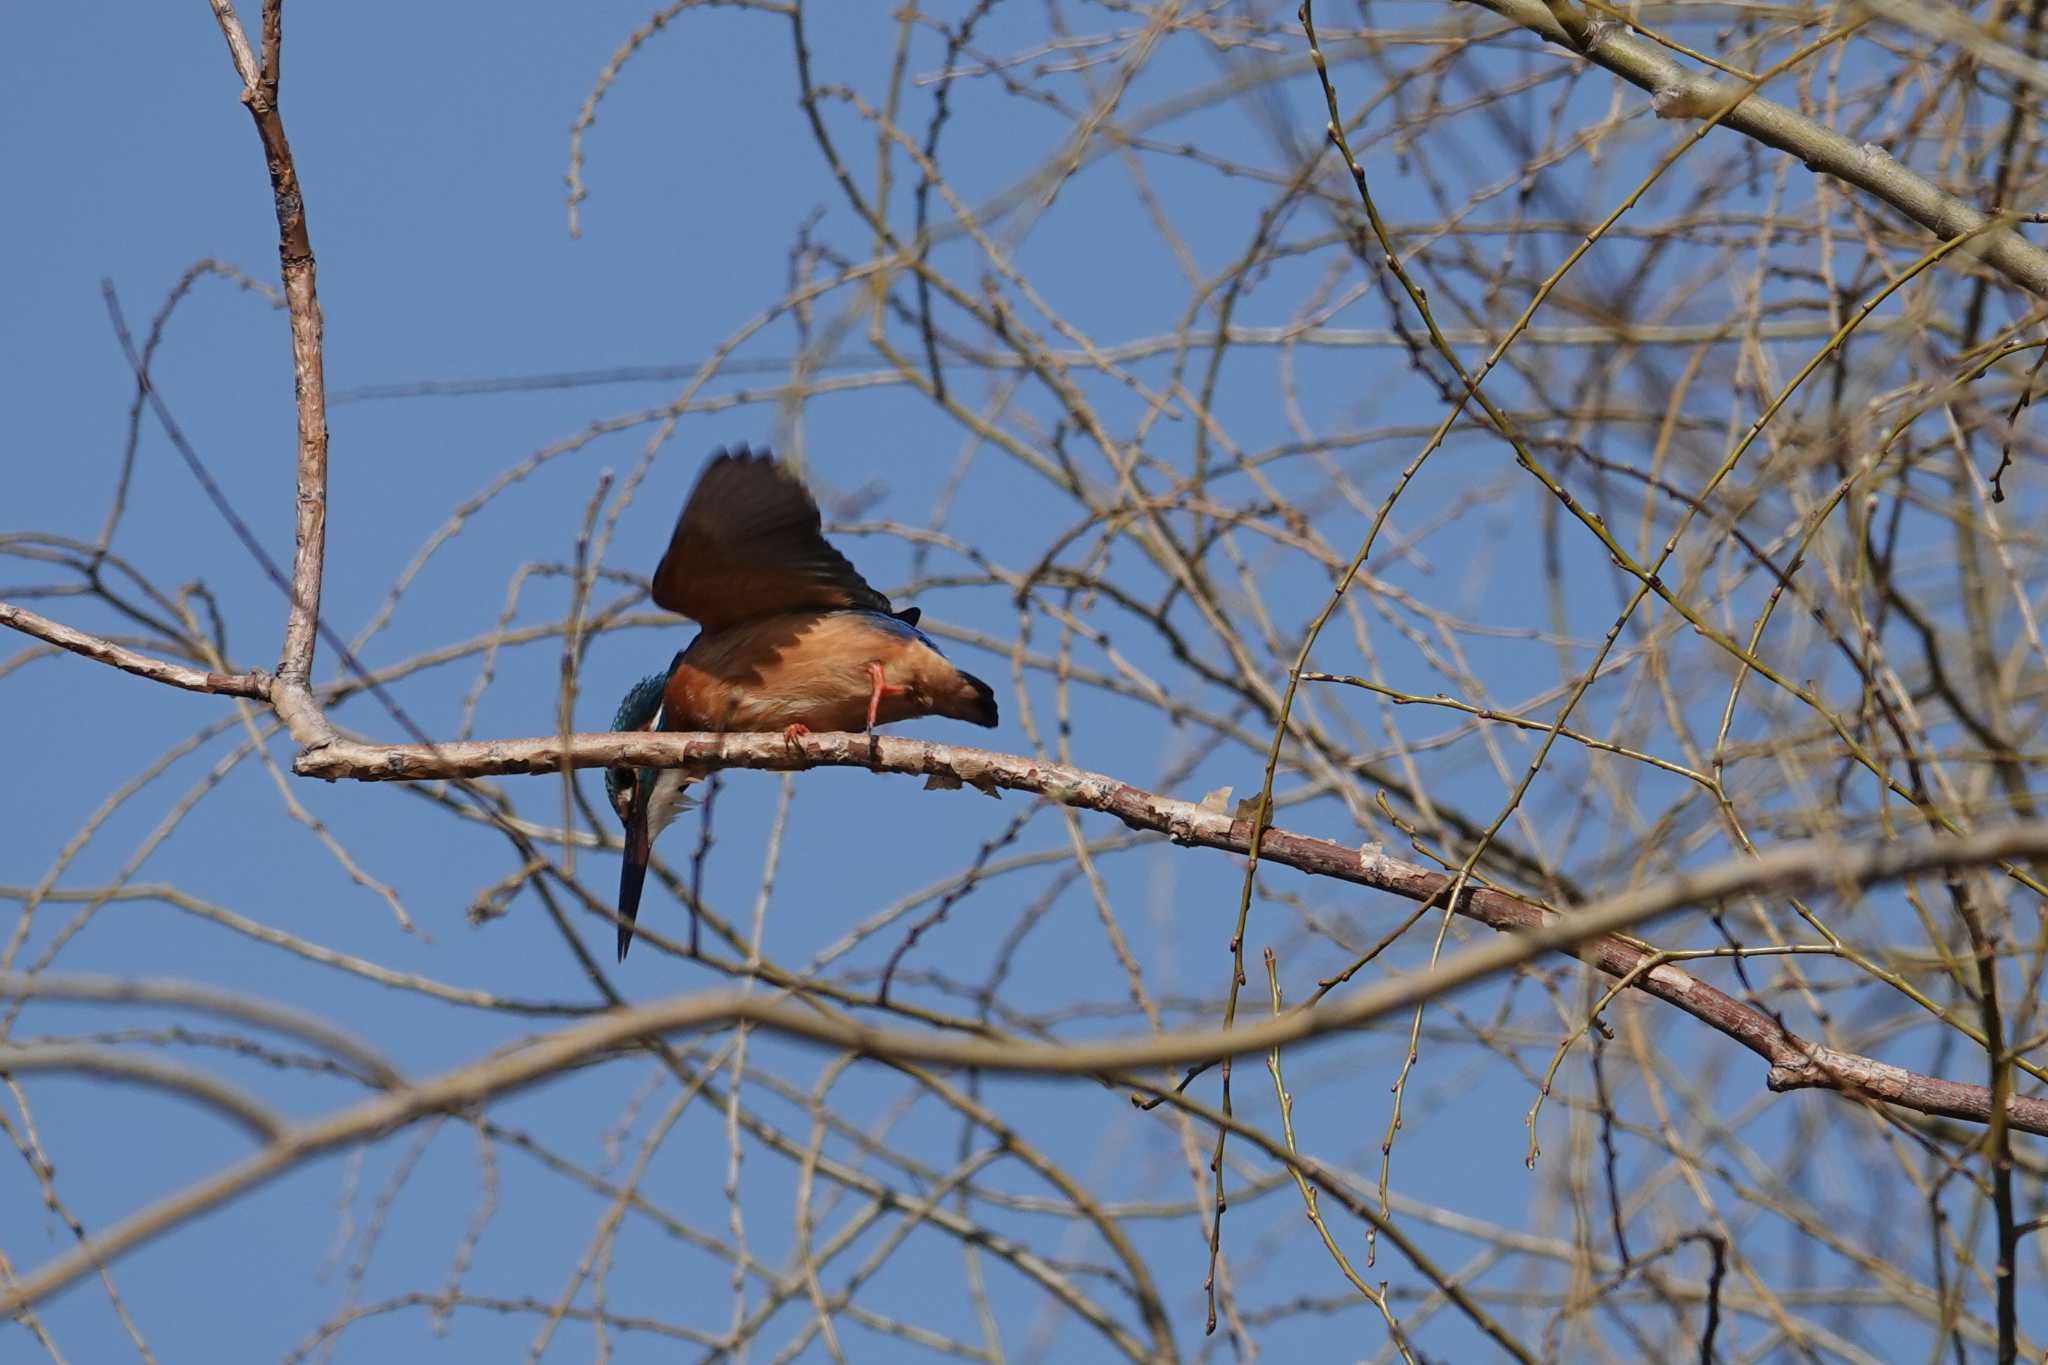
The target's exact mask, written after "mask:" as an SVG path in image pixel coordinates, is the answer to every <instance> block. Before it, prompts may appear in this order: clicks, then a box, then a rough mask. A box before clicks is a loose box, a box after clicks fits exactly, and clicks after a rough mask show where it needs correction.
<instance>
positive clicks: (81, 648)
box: [0, 602, 270, 701]
mask: <svg viewBox="0 0 2048 1365" xmlns="http://www.w3.org/2000/svg"><path fill="white" fill-rule="evenodd" d="M0 626H12V627H14V629H16V630H18V631H21V632H22V633H23V634H25V635H33V636H35V637H36V638H37V639H38V640H48V641H49V642H50V643H51V644H53V645H56V646H58V647H59V648H61V649H68V650H70V651H71V652H72V653H73V654H82V655H84V656H85V657H86V658H88V659H97V660H99V661H100V662H101V663H103V664H112V665H113V666H114V667H116V668H118V669H120V670H121V671H122V672H124V673H133V674H134V675H135V676H137V677H138V678H148V679H149V680H150V681H152V682H160V683H169V684H170V685H171V686H172V687H182V688H184V689H185V690H186V691H188V692H218V693H221V694H222V695H224V696H230V697H251V698H254V699H255V700H257V701H268V700H269V699H270V679H268V678H266V677H264V676H263V675H262V674H261V673H206V672H202V671H200V670H199V669H196V668H186V667H185V666H184V665H182V664H174V663H166V662H165V661H164V660H162V659H154V658H151V657H150V656H149V655H147V654H138V653H136V652H135V651H134V650H132V649H126V648H123V647H122V646H120V645H117V644H115V643H113V642H112V641H111V640H102V639H101V638H100V637H99V636H97V635H87V634H86V633H85V632H84V631H82V630H73V629H72V628H71V627H70V626H66V625H60V624H59V623H57V622H55V621H52V620H51V619H50V618H49V617H47V616H38V615H37V614H36V613H34V612H32V611H30V610H28V608H26V607H16V606H10V605H9V604H8V603H5V602H0Z"/></svg>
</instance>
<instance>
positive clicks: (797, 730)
mask: <svg viewBox="0 0 2048 1365" xmlns="http://www.w3.org/2000/svg"><path fill="white" fill-rule="evenodd" d="M810 732H811V727H810V726H808V725H806V724H804V723H803V722H802V721H798V722H797V723H796V724H794V725H785V726H783V727H782V742H783V743H784V744H787V745H788V746H789V750H790V752H791V753H796V752H798V749H797V741H798V740H800V739H802V738H803V737H804V736H805V735H807V734H809V733H810Z"/></svg>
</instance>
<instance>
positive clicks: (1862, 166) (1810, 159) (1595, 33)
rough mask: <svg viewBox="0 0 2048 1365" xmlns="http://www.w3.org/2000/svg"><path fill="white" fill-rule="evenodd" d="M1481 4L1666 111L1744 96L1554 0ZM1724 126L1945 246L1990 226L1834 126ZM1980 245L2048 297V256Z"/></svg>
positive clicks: (2012, 235)
mask: <svg viewBox="0 0 2048 1365" xmlns="http://www.w3.org/2000/svg"><path fill="white" fill-rule="evenodd" d="M1475 3H1477V4H1480V5H1483V6H1485V7H1486V8H1487V9H1490V10H1492V11H1493V12H1494V13H1495V14H1498V15H1500V16H1501V17H1502V18H1504V19H1507V20H1510V21H1512V22H1514V23H1517V24H1520V25H1521V26H1522V27H1524V28H1526V29H1529V30H1530V31H1532V32H1534V33H1536V34H1537V35H1539V36H1540V37H1542V38H1544V39H1546V40H1548V41H1550V42H1553V43H1556V44H1558V45H1559V46H1560V47H1565V48H1569V49H1570V50H1572V51H1573V52H1576V53H1578V54H1579V55H1580V56H1582V57H1584V58H1586V59H1587V60H1588V61H1591V62H1594V63H1596V64H1598V65H1600V66H1603V67H1606V68H1607V69H1608V70H1609V71H1612V72H1613V73H1614V74H1615V75H1617V76H1620V77H1621V78H1622V79H1623V80H1625V81H1628V82H1629V83H1630V84H1632V85H1637V86H1641V87H1642V88H1643V89H1645V90H1647V91H1649V92H1650V93H1651V94H1652V95H1653V96H1655V97H1656V98H1657V99H1658V100H1659V102H1660V105H1659V107H1660V108H1662V107H1669V108H1673V109H1689V110H1709V111H1711V110H1718V109H1720V108H1721V107H1722V106H1723V105H1725V104H1727V103H1728V102H1729V101H1731V100H1733V99H1734V98H1736V97H1737V96H1738V95H1740V94H1741V92H1742V89H1743V87H1742V86H1741V85H1740V84H1739V83H1736V82H1733V81H1723V80H1719V79H1716V78H1713V77H1709V76H1703V75H1699V74H1697V73H1695V72H1693V71H1690V70H1688V69H1687V68H1685V67H1684V66H1681V65H1680V64H1679V63H1678V61H1677V60H1676V59H1674V58H1673V57H1672V56H1671V55H1670V54H1669V53H1667V52H1665V51H1664V50H1663V49H1661V48H1659V47H1657V46H1656V45H1655V44H1653V43H1649V42H1646V41H1644V40H1643V39H1641V38H1637V37H1635V36H1633V35H1631V34H1630V33H1629V32H1628V31H1627V30H1625V29H1623V28H1621V27H1620V26H1619V25H1615V24H1584V31H1583V33H1582V34H1580V35H1578V37H1577V38H1576V39H1575V38H1574V37H1573V36H1572V35H1568V34H1566V32H1565V31H1564V29H1563V28H1561V27H1560V26H1559V24H1558V20H1557V15H1556V14H1555V13H1553V7H1552V5H1551V4H1549V3H1546V0H1475ZM1558 8H1560V9H1563V8H1565V7H1562V6H1560V7H1558ZM1581 22H1582V23H1583V21H1581ZM1722 124H1723V126H1725V127H1729V128H1733V129H1736V130H1737V131H1739V132H1743V133H1747V134H1748V135H1749V136H1750V137H1753V138H1755V139H1756V140H1757V141H1758V142H1761V143H1763V144H1764V145H1765V146H1768V147H1775V148H1777V149H1778V150H1779V151H1783V152H1790V153H1791V154H1792V155H1794V156H1796V157H1798V158H1799V159H1800V160H1801V161H1803V162H1805V163H1806V167H1807V169H1808V170H1813V171H1820V172H1823V173H1825V174H1827V175H1832V176H1834V177H1835V178H1836V179H1838V180H1842V181H1844V182H1846V183H1848V184H1851V185H1854V186H1855V187H1856V188H1857V189H1859V190H1862V191H1863V192H1864V193H1866V194H1868V195H1870V196H1872V197H1873V198H1876V199H1878V200H1881V201H1882V202H1884V203H1886V204H1889V205H1891V206H1892V207H1893V208H1894V209H1896V210H1898V211H1899V212H1900V213H1902V214H1904V215H1905V216H1906V217H1908V218H1910V219H1912V220H1913V221H1914V222H1916V223H1918V224H1920V226H1922V227H1924V228H1926V229H1927V230H1928V231H1930V232H1932V233H1934V234H1935V236H1937V237H1939V238H1941V240H1943V241H1950V240H1953V239H1954V238H1956V237H1959V236H1961V235H1963V234H1964V233H1966V232H1971V231H1973V230H1975V229H1977V228H1980V227H1982V226H1983V225H1984V223H1985V222H1986V218H1985V216H1984V215H1983V214H1982V213H1979V212H1978V211H1977V210H1976V209H1975V208H1973V207H1972V206H1970V205H1969V204H1967V203H1965V202H1964V201H1962V200H1961V199H1958V198H1956V197H1955V196H1954V195H1952V194H1948V193H1945V192H1944V191H1943V190H1942V189H1941V188H1940V187H1939V186H1937V185H1935V184H1934V183H1933V182H1932V181H1930V180H1928V179H1926V178H1924V177H1922V176H1920V175H1917V174H1915V173H1914V172H1912V171H1910V170H1908V169H1906V167H1905V166H1903V165H1901V164H1900V163H1899V162H1898V161H1896V160H1894V159H1893V157H1892V156H1891V154H1890V153H1889V152H1887V151H1885V150H1884V148H1882V147H1879V146H1877V145H1876V144H1874V143H1866V144H1861V145H1859V144H1857V143H1855V142H1852V141H1850V140H1849V139H1848V138H1846V137H1843V136H1842V135H1841V134H1840V133H1838V132H1836V131H1835V130H1834V129H1832V128H1829V127H1828V126H1826V125H1825V124H1822V123H1818V122H1816V121H1814V120H1813V119H1810V118H1808V117H1806V116H1805V115H1804V114H1801V113H1798V112H1797V111H1795V110H1792V109H1788V108H1786V107H1785V106H1784V105H1782V104H1778V103H1775V102H1774V101H1771V100H1767V99H1764V98H1763V97H1762V96H1760V95H1751V96H1750V97H1749V98H1747V99H1745V100H1743V101H1742V102H1741V103H1740V104H1739V105H1737V106H1736V107H1735V108H1734V109H1733V110H1732V111H1730V112H1729V114H1728V115H1727V117H1726V118H1724V119H1722ZM1980 240H1981V245H1979V246H1975V247H1972V248H1971V250H1973V251H1976V252H1978V253H1979V254H1981V255H1982V257H1983V258H1984V260H1985V261H1987V262H1988V263H1990V264H1991V265H1992V266H1993V267H1995V268H1996V269H1997V270H1998V271H1999V273H2000V274H2002V275H2004V276H2005V277H2006V278H2007V279H2009V280H2011V281H2012V282H2013V283H2015V284H2017V285H2019V286H2021V287H2022V288H2024V289H2029V290H2031V291H2033V292H2034V293H2036V294H2040V295H2043V296H2048V251H2043V250H2042V249H2041V248H2040V247H2037V246H2035V245H2034V244H2033V243H2031V242H2029V241H2028V240H2027V239H2026V238H2024V237H2022V236H2020V234H2019V233H2017V232H2015V231H2013V230H2012V229H2010V228H2000V229H1998V230H1997V231H1995V232H1987V233H1985V234H1984V235H1983V237H1982V238H1981V239H1980Z"/></svg>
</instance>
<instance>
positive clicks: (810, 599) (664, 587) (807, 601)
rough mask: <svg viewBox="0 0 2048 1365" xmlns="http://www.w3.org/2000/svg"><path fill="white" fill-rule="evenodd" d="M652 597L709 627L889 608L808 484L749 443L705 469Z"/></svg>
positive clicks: (672, 540)
mask: <svg viewBox="0 0 2048 1365" xmlns="http://www.w3.org/2000/svg"><path fill="white" fill-rule="evenodd" d="M654 600H655V602H656V603H658V604H659V605H661V606H663V607H666V608H667V609H668V610H670V611H674V612H680V613H682V614H683V615H684V616H688V617H690V618H692V619H694V620H695V621H697V622H698V623H700V624H701V625H702V626H703V627H704V629H705V630H707V631H716V630H723V629H725V628H726V627H728V626H732V625H737V624H738V623H740V622H742V621H751V620H754V619H756V618H758V617H763V616H774V615H776V614H778V613H781V612H787V611H817V610H827V609H830V608H834V607H859V608H862V609H864V610H867V611H880V612H888V611H889V610H890V606H889V599H888V598H887V597H884V596H883V595H882V594H881V593H879V592H877V591H875V590H874V589H873V588H872V587H870V586H868V582H867V580H866V579H864V578H862V577H861V576H860V573H859V572H858V571H857V570H856V569H855V568H854V567H853V565H852V564H850V563H848V562H847V559H846V556H845V555H842V554H840V553H839V551H837V550H835V549H833V548H832V546H831V544H830V543H829V542H828V541H826V539H825V536H824V531H823V528H822V524H821V522H820V519H819V516H818V504H817V503H815V502H813V501H812V500H811V495H810V493H809V491H808V490H806V489H805V488H804V486H803V483H802V481H801V480H799V479H798V478H797V477H796V475H794V474H792V473H790V472H789V470H788V469H786V468H784V467H783V466H782V465H781V464H780V463H778V462H777V461H775V460H774V459H773V458H771V457H770V456H769V455H767V454H766V453H762V454H758V455H757V454H754V453H752V452H750V451H748V450H747V448H746V447H744V446H742V447H740V448H739V449H738V450H736V451H732V452H726V451H720V452H719V453H718V454H717V455H715V456H714V457H713V458H712V460H711V463H710V464H708V465H706V466H705V467H704V472H703V473H702V474H701V475H699V476H698V478H697V486H696V488H694V489H693V490H691V492H690V500H689V501H688V502H687V503H686V504H684V506H683V514H682V516H681V517H679V518H678V519H677V521H676V529H675V534H674V535H673V536H672V537H671V538H670V539H669V543H668V552H667V553H666V554H664V555H663V556H662V557H661V564H660V566H659V567H657V568H656V569H655V571H654Z"/></svg>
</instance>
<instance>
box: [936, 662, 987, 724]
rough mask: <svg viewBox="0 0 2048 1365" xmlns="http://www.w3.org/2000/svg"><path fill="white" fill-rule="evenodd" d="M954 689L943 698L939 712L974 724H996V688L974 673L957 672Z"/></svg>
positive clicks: (954, 677) (954, 676)
mask: <svg viewBox="0 0 2048 1365" xmlns="http://www.w3.org/2000/svg"><path fill="white" fill-rule="evenodd" d="M953 681H954V687H953V690H952V691H951V692H950V693H949V694H947V695H946V696H945V697H944V698H942V699H941V702H940V706H939V714H940V715H942V716H951V717H952V718H953V719H954V720H964V721H968V722H970V723H971V724H974V725H986V726H988V727H989V728H990V729H994V728H995V725H996V690H995V689H994V688H993V687H990V686H989V685H988V684H987V683H985V682H983V681H982V680H981V679H979V678H977V677H975V676H974V675H973V674H972V673H963V672H957V671H956V672H955V673H954V675H953Z"/></svg>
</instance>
